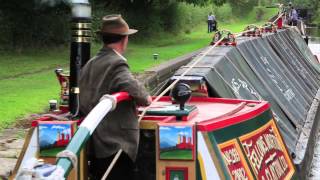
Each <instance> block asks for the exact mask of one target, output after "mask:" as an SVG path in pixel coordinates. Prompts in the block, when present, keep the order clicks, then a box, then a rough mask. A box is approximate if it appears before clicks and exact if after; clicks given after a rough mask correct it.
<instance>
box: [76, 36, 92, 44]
mask: <svg viewBox="0 0 320 180" xmlns="http://www.w3.org/2000/svg"><path fill="white" fill-rule="evenodd" d="M72 42H78V43H82V42H85V43H90V37H72Z"/></svg>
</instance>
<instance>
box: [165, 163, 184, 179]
mask: <svg viewBox="0 0 320 180" xmlns="http://www.w3.org/2000/svg"><path fill="white" fill-rule="evenodd" d="M170 171H183V175H184V178H185V180H188V167H176V166H175V167H166V180H170Z"/></svg>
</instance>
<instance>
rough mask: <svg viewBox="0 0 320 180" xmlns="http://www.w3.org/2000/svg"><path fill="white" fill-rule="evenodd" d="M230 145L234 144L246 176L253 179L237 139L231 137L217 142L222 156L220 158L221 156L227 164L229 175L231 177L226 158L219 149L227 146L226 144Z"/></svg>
mask: <svg viewBox="0 0 320 180" xmlns="http://www.w3.org/2000/svg"><path fill="white" fill-rule="evenodd" d="M230 145H234V146H235V147H236V150H237V152H238V154H239V156H240V161H241V164H242V165H243V167H244V170H245V171H246V173H247V174H248V176H249V177H248V178H249V179H250V180H253V179H254V178H253V175H252V173H251V171H250V169H249V166H248V164H247V161H246V159H245V157H244V155H243V153H242V150H241V147H240V145H239V144H238V141H237V140H236V139H231V140H229V141H227V142H224V143H221V144H218V147H219V150H220V153H221V156H222V158H223V160H224V163H225V164H226V166H227V169H228V172H229V175H230V176H231V177H232V174H231V172H230V171H229V168H228V165H227V164H228V163H227V162H226V160H225V159H224V156H223V153H222V151H221V149H223V148H225V147H227V146H230Z"/></svg>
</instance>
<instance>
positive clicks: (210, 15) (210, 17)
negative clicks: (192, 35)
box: [208, 13, 214, 33]
mask: <svg viewBox="0 0 320 180" xmlns="http://www.w3.org/2000/svg"><path fill="white" fill-rule="evenodd" d="M213 18H214V16H212V13H209V15H208V33H210V32H212V24H213Z"/></svg>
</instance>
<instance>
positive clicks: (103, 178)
mask: <svg viewBox="0 0 320 180" xmlns="http://www.w3.org/2000/svg"><path fill="white" fill-rule="evenodd" d="M282 15H283V14H282V13H281V14H279V16H278V18H277V19H276V20H275V21H273V22H272V24H274V23H275V22H276V21H278V19H279V18H280V17H281V16H282ZM264 27H268V26H261V27H260V28H264ZM250 31H252V29H249V30H246V31H242V32H239V33H236V35H235V37H239V36H241V35H242V34H243V33H246V32H250ZM223 39H224V37H222V38H220V39H219V40H218V41H217V42H215V43H214V45H212V46H211V47H209V48H208V49H207V50H206V51H205V52H204V53H203V54H202V55H201V56H199V57H197V58H196V60H195V61H194V63H193V64H192V65H191V66H188V68H187V69H186V70H185V71H184V72H183V73H182V74H181V75H180V76H178V78H177V79H176V80H175V81H173V82H172V83H171V84H170V85H169V86H168V87H167V88H166V89H165V90H163V91H162V93H161V94H160V95H159V96H157V97H156V98H155V99H154V100H153V101H152V102H151V104H150V105H149V106H147V107H145V108H144V110H143V111H142V113H141V115H140V117H139V119H138V123H140V122H141V120H142V118H143V117H144V115H145V114H146V112H147V110H148V109H149V108H151V107H152V105H153V104H154V103H156V102H158V101H159V100H160V98H162V97H163V96H164V95H165V94H166V93H167V92H168V91H169V90H170V89H171V88H173V86H174V85H176V84H177V83H178V82H179V80H181V78H183V77H184V76H185V75H186V74H187V73H188V72H189V71H190V70H191V69H192V68H193V67H195V66H196V65H197V64H198V63H199V62H200V61H201V60H202V59H203V58H204V57H205V56H206V55H207V54H208V53H209V52H210V51H211V50H212V49H213V48H215V47H216V46H217V45H219V43H220V42H221V41H222V40H223ZM122 151H123V150H122V149H119V151H118V152H117V154H116V155H115V157H114V158H113V160H112V162H111V164H110V165H109V167H108V169H107V171H106V172H105V174H104V176H103V177H102V178H101V180H105V179H106V178H107V177H108V175H109V173H110V171H111V170H112V168H113V166H114V165H115V163H116V162H117V160H118V159H119V157H120V155H121V153H122Z"/></svg>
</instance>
